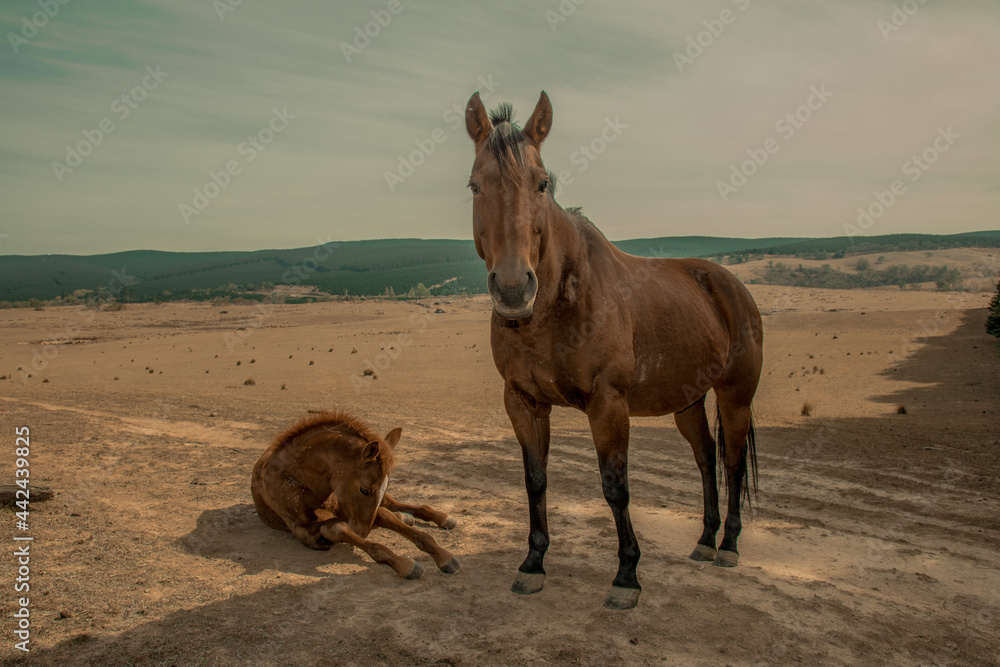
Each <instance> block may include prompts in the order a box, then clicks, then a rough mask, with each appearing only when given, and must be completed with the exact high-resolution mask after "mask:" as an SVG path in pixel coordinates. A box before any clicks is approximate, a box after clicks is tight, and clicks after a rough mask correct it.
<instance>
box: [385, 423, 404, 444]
mask: <svg viewBox="0 0 1000 667" xmlns="http://www.w3.org/2000/svg"><path fill="white" fill-rule="evenodd" d="M402 434H403V429H401V428H394V429H392V430H391V431H389V432H388V433H386V434H385V444H387V445H389V447H390V448H391V449H395V448H396V445H397V444H398V443H399V436H401V435H402Z"/></svg>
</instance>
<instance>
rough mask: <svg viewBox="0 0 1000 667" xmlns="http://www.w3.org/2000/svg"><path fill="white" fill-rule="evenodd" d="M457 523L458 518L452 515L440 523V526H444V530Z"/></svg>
mask: <svg viewBox="0 0 1000 667" xmlns="http://www.w3.org/2000/svg"><path fill="white" fill-rule="evenodd" d="M457 525H458V519H456V518H455V517H453V516H450V517H448V518H447V519H445V520H444V523H442V524H441V527H442V528H444V529H445V530H451V529H452V528H454V527H455V526H457Z"/></svg>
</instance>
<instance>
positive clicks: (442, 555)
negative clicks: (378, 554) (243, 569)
mask: <svg viewBox="0 0 1000 667" xmlns="http://www.w3.org/2000/svg"><path fill="white" fill-rule="evenodd" d="M375 526H376V527H378V528H388V529H389V530H391V531H393V532H396V533H399V534H400V535H402V536H403V537H405V538H406V539H408V540H409V541H411V542H413V543H414V544H416V545H417V548H418V549H420V550H421V551H423V552H424V553H427V554H430V555H431V558H433V559H434V563H435V564H437V566H438V568H439V569H440V570H441V571H442V572H445V573H446V574H455V573H456V572H458V571H459V570H460V569H461V568H462V564H461V563H459V562H458V559H457V558H455V557H454V556H453V555H451V553H449V552H448V550H447V549H443V548H441V547H440V546H438V543H437V542H435V541H434V538H433V537H431V536H430V535H428V534H427V533H424V532H421V531H419V530H417V529H416V528H410V527H409V526H408V525H406V524H405V523H403V522H402V521H400V520H399V517H397V516H396V515H395V514H393V512H392V511H391V510H389V509H387V508H385V507H379V508H378V513H376V514H375Z"/></svg>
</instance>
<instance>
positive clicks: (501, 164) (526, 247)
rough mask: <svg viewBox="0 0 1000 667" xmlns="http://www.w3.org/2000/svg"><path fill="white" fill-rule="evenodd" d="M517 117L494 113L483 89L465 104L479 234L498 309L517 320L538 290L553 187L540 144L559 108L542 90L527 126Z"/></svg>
mask: <svg viewBox="0 0 1000 667" xmlns="http://www.w3.org/2000/svg"><path fill="white" fill-rule="evenodd" d="M512 114H513V111H512V109H511V107H510V105H506V104H504V105H501V106H500V107H499V108H497V109H496V110H494V111H493V113H491V114H487V113H486V108H485V107H484V106H483V102H482V100H481V99H479V93H476V94H475V95H473V96H472V98H470V99H469V104H468V106H467V107H466V109H465V128H466V130H468V132H469V136H470V137H472V141H473V142H474V143H475V144H476V161H475V162H474V163H473V165H472V175H471V177H470V178H469V188H470V189H471V190H472V194H473V199H472V236H473V239H474V240H475V242H476V251H477V252H478V253H479V256H480V257H482V258H483V259H484V260H486V268H487V270H488V271H489V277H488V278H487V282H486V285H487V288H488V289H489V292H490V296H491V297H492V298H493V311H494V312H495V313H496V314H497V315H499V316H500V317H503V318H506V319H511V320H513V319H518V318H522V317H528V316H530V315H531V311H532V308H533V307H534V304H535V296H536V294H537V293H538V278H537V277H536V276H535V269H536V267H537V266H538V260H539V257H540V256H541V254H542V252H543V251H544V248H545V232H546V229H545V226H546V211H547V210H548V206H549V203H550V201H551V193H550V190H551V188H552V183H551V181H550V180H549V177H548V175H547V174H546V173H545V167H544V166H543V165H542V158H541V155H540V154H539V149H540V148H541V145H542V142H543V141H544V140H545V137H546V136H547V135H548V133H549V128H551V127H552V105H551V104H550V103H549V98H548V95H546V94H545V93H544V92H543V93H542V94H541V97H539V98H538V104H537V105H536V106H535V110H534V111H533V112H532V113H531V117H530V118H528V122H527V123H525V125H524V129H523V130H521V129H518V128H517V127H516V126H515V125H514V124H513V119H512V118H511V116H512Z"/></svg>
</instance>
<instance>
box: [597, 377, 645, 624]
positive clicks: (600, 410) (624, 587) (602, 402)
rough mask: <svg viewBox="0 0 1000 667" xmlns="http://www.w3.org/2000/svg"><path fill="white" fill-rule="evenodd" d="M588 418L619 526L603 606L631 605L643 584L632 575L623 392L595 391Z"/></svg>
mask: <svg viewBox="0 0 1000 667" xmlns="http://www.w3.org/2000/svg"><path fill="white" fill-rule="evenodd" d="M587 418H588V419H589V420H590V430H591V433H593V435H594V446H595V447H596V448H597V460H598V462H599V463H600V466H601V485H602V487H603V490H604V498H605V500H607V501H608V506H609V507H611V513H612V515H614V517H615V528H617V530H618V575H617V576H616V577H615V580H614V582H613V583H612V585H611V591H610V592H609V593H608V597H607V599H605V601H604V606H605V607H607V608H609V609H631V608H632V607H634V606H635V605H636V603H638V602H639V592H640V591H641V590H642V588H641V587H640V586H639V580H638V579H636V576H635V568H636V566H637V565H638V564H639V543H638V542H637V541H636V539H635V532H633V530H632V519H631V518H630V517H629V512H628V502H629V492H628V436H629V413H628V401H627V400H626V398H625V395H624V392H621V391H617V390H613V389H605V390H603V391H599V392H598V393H595V394H594V396H593V398H591V400H590V402H589V404H588V405H587Z"/></svg>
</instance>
